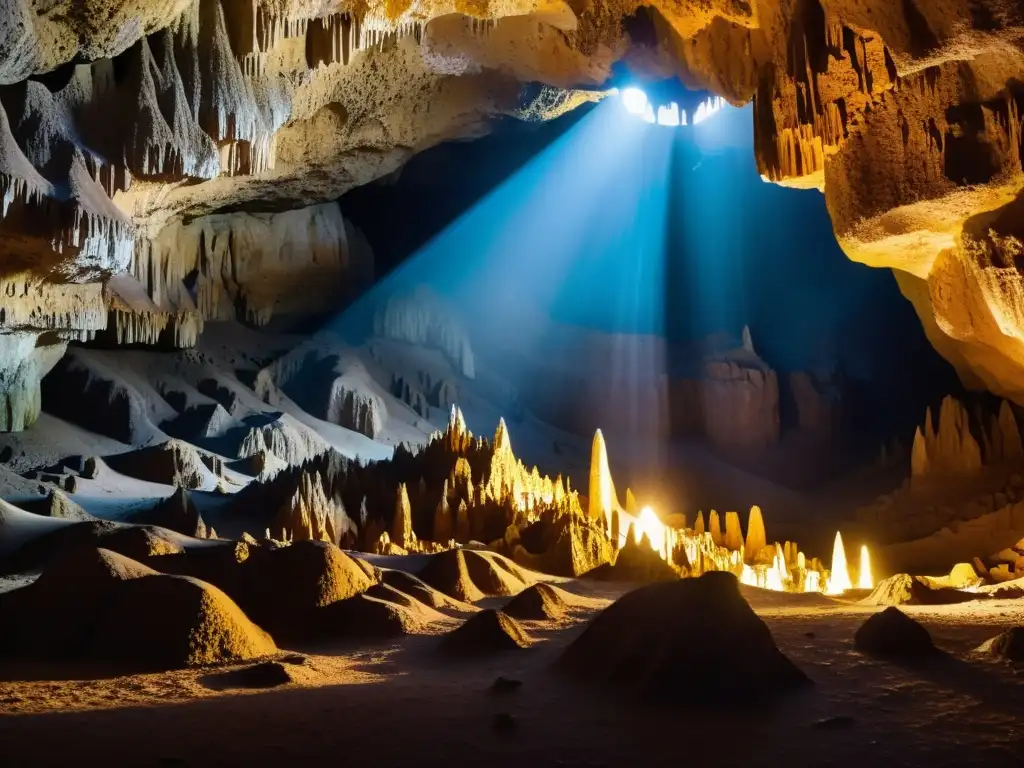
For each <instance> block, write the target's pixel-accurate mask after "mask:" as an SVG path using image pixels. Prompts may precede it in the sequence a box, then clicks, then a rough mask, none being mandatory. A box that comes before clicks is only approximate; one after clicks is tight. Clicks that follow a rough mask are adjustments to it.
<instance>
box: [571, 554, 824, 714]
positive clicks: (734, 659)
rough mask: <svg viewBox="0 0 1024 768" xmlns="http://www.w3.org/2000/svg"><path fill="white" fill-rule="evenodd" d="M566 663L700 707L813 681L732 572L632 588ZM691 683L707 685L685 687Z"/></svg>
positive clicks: (580, 674) (644, 693) (577, 672)
mask: <svg viewBox="0 0 1024 768" xmlns="http://www.w3.org/2000/svg"><path fill="white" fill-rule="evenodd" d="M638 648H643V649H648V650H653V649H661V652H657V653H655V652H644V653H639V654H638V653H637V649H638ZM560 664H561V666H562V667H563V668H564V669H566V671H568V672H569V673H570V674H572V675H573V676H575V677H577V678H578V679H580V680H581V681H584V682H587V683H591V684H593V683H597V684H602V685H606V686H609V687H612V688H616V689H620V690H623V691H624V692H627V693H631V694H634V695H637V696H639V697H641V698H642V699H645V700H653V701H656V702H658V703H662V704H666V705H671V706H677V707H682V708H695V709H700V708H701V707H705V706H708V705H711V706H717V707H723V708H730V709H733V708H741V707H744V706H751V705H756V704H757V703H758V702H764V701H765V700H767V699H771V698H773V697H776V696H779V695H781V694H784V693H786V692H787V691H791V690H793V689H794V688H797V687H800V686H802V685H805V684H807V683H808V682H809V681H808V678H807V676H806V675H805V674H804V673H803V672H802V671H801V670H800V669H799V668H798V667H797V666H796V665H795V664H793V662H791V661H790V660H789V659H788V658H786V657H785V656H784V655H783V654H782V653H781V652H780V651H779V649H778V648H777V647H776V646H775V641H774V640H773V638H772V635H771V632H770V631H769V630H768V627H767V626H766V625H765V624H764V622H763V621H761V619H760V618H758V616H757V614H755V613H754V611H753V609H751V607H750V606H749V605H748V604H747V602H746V600H744V599H743V597H742V596H741V595H740V591H739V584H738V582H737V581H736V578H735V577H734V576H733V575H732V574H729V573H708V574H705V575H703V576H701V577H700V578H696V579H680V580H676V581H673V582H668V583H665V584H652V585H650V586H646V587H641V588H640V589H637V590H634V591H632V592H629V593H627V594H626V595H624V596H623V597H620V598H619V599H618V600H616V601H615V602H614V603H613V604H612V605H610V606H609V607H608V608H606V609H605V610H604V611H602V612H601V614H599V615H598V616H597V618H595V619H594V620H593V621H592V622H591V623H590V625H589V626H588V627H587V629H586V630H585V631H584V632H583V634H582V635H580V636H579V637H578V638H577V639H576V640H575V641H573V643H572V644H571V645H569V647H568V648H566V650H565V652H564V653H563V655H562V657H561V659H560ZM690 690H700V691H702V693H701V695H700V696H685V695H680V692H681V691H690Z"/></svg>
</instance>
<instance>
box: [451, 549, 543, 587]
mask: <svg viewBox="0 0 1024 768" xmlns="http://www.w3.org/2000/svg"><path fill="white" fill-rule="evenodd" d="M462 555H463V557H464V558H465V560H466V569H467V570H468V571H469V577H470V578H471V579H472V580H473V583H474V584H476V586H477V588H478V589H479V590H480V591H481V592H483V593H484V594H485V595H487V596H488V597H509V596H511V595H518V594H519V593H520V592H522V591H523V589H525V588H526V584H527V581H526V578H525V574H523V575H522V576H518V575H516V574H514V573H513V572H512V571H511V569H509V568H506V567H502V565H499V564H498V563H497V560H498V559H499V558H501V559H502V560H504V558H502V557H501V555H495V554H492V553H490V552H488V553H483V552H476V551H474V550H472V549H464V550H462ZM510 565H512V566H513V567H515V565H514V564H510ZM516 571H518V572H519V573H520V574H522V571H521V570H520V569H519V568H516Z"/></svg>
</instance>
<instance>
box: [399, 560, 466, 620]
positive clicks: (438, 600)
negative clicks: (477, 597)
mask: <svg viewBox="0 0 1024 768" xmlns="http://www.w3.org/2000/svg"><path fill="white" fill-rule="evenodd" d="M381 581H382V582H383V583H384V584H387V585H388V586H389V587H393V588H395V589H397V590H398V591H399V592H401V593H402V594H405V595H409V596H410V597H413V598H415V599H416V600H419V601H420V602H421V603H423V604H424V605H429V606H430V607H431V608H455V609H463V610H472V606H471V605H468V604H466V603H463V602H461V601H459V600H456V599H454V598H451V597H448V595H446V594H444V593H443V592H441V591H440V590H437V589H434V588H433V587H432V586H430V585H429V584H427V583H426V582H424V581H421V580H420V579H418V578H416V577H415V576H413V575H412V574H411V573H406V572H405V571H393V570H390V569H387V568H384V569H381Z"/></svg>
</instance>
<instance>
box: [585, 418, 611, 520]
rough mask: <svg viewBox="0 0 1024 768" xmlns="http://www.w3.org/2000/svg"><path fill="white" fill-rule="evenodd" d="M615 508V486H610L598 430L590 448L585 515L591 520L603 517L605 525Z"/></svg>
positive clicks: (606, 459)
mask: <svg viewBox="0 0 1024 768" xmlns="http://www.w3.org/2000/svg"><path fill="white" fill-rule="evenodd" d="M617 507H618V502H617V501H616V499H615V486H614V485H613V484H612V473H611V469H609V467H608V451H607V450H606V449H605V445H604V435H602V434H601V430H600V429H599V430H597V431H596V432H595V433H594V442H593V444H592V445H591V448H590V495H589V497H588V504H587V515H588V516H589V517H590V519H591V520H597V519H598V518H599V517H604V518H605V521H606V522H605V524H606V525H607V521H608V520H609V519H610V518H611V513H612V510H613V509H616V508H617Z"/></svg>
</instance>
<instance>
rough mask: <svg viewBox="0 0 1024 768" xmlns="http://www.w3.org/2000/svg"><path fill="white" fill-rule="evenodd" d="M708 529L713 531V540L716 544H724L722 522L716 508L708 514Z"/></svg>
mask: <svg viewBox="0 0 1024 768" xmlns="http://www.w3.org/2000/svg"><path fill="white" fill-rule="evenodd" d="M708 531H709V532H710V533H711V540H712V541H713V542H715V545H716V546H719V547H720V546H722V523H721V522H720V521H719V519H718V512H717V511H716V510H714V509H712V510H711V514H710V515H709V516H708Z"/></svg>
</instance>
